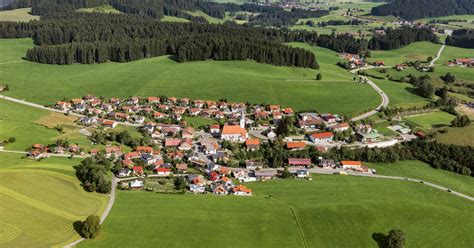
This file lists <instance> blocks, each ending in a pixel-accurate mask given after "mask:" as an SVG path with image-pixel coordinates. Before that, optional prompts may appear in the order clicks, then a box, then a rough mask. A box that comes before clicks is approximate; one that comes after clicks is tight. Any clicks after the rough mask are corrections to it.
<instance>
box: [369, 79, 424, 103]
mask: <svg viewBox="0 0 474 248" xmlns="http://www.w3.org/2000/svg"><path fill="white" fill-rule="evenodd" d="M371 80H372V81H373V82H374V83H376V84H377V85H378V86H379V87H380V88H381V89H382V90H383V91H384V92H385V93H386V94H387V95H388V98H389V100H390V102H389V106H393V107H405V108H409V107H413V106H419V107H420V106H424V105H426V104H427V103H428V102H429V100H428V99H426V98H423V97H421V96H418V95H417V94H416V93H415V87H413V85H411V84H409V83H398V82H392V81H388V80H383V79H375V78H372V79H371Z"/></svg>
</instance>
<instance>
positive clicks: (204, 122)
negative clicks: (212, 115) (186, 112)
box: [184, 116, 218, 128]
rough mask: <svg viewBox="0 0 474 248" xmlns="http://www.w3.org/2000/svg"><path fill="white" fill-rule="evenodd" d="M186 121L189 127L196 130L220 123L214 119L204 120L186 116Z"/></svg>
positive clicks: (198, 117)
mask: <svg viewBox="0 0 474 248" xmlns="http://www.w3.org/2000/svg"><path fill="white" fill-rule="evenodd" d="M184 120H185V121H186V123H187V124H188V126H192V127H194V128H199V127H201V126H209V125H212V124H214V123H218V122H216V121H214V120H212V119H209V118H204V117H200V116H186V117H184Z"/></svg>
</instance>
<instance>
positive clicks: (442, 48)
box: [430, 44, 446, 66]
mask: <svg viewBox="0 0 474 248" xmlns="http://www.w3.org/2000/svg"><path fill="white" fill-rule="evenodd" d="M445 46H446V45H445V44H443V45H442V46H441V48H440V49H439V51H438V53H437V54H436V57H435V58H434V59H433V60H431V61H430V66H434V63H435V62H436V60H438V59H439V57H440V56H441V53H442V52H443V50H444V47H445Z"/></svg>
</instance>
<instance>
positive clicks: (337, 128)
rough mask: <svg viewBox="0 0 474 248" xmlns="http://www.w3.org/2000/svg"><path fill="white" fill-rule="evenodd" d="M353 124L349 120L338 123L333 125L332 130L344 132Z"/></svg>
mask: <svg viewBox="0 0 474 248" xmlns="http://www.w3.org/2000/svg"><path fill="white" fill-rule="evenodd" d="M350 127H351V126H350V125H349V123H347V122H342V123H338V124H336V125H334V126H332V127H331V130H333V131H335V132H344V131H346V130H348V129H349V128H350Z"/></svg>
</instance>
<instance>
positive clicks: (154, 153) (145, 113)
mask: <svg viewBox="0 0 474 248" xmlns="http://www.w3.org/2000/svg"><path fill="white" fill-rule="evenodd" d="M53 107H54V108H55V109H58V110H61V111H64V113H65V114H77V115H79V116H81V118H79V119H78V121H77V123H78V124H79V125H82V126H85V127H89V128H95V129H97V130H101V131H108V130H113V129H114V128H115V127H116V126H117V125H119V124H122V125H132V126H133V128H137V129H138V130H139V131H140V132H141V133H142V134H143V135H145V136H147V137H148V138H149V143H148V144H145V145H138V146H133V147H130V148H131V150H130V148H128V149H125V146H124V145H123V144H122V145H117V144H112V143H108V144H107V145H106V146H105V147H104V149H103V150H99V149H91V150H90V151H88V152H87V151H85V150H84V149H83V148H81V147H80V146H79V145H77V144H69V143H68V142H67V141H62V140H60V141H57V142H56V144H53V145H44V144H34V145H32V147H31V149H30V150H28V151H27V157H30V158H33V159H42V158H46V157H48V156H50V155H56V156H58V155H59V156H82V157H88V156H99V155H101V156H105V157H106V158H107V159H110V160H112V161H113V162H114V163H115V164H118V165H119V168H120V169H119V170H116V171H115V174H116V176H117V177H118V178H119V180H120V182H121V183H122V184H121V187H122V188H124V189H135V190H136V189H150V188H154V189H157V188H159V189H158V190H163V188H166V187H158V186H159V185H158V186H156V185H157V182H156V180H160V178H161V179H163V180H161V184H163V185H166V184H167V183H170V182H171V181H169V180H170V178H176V177H180V178H181V177H183V178H185V179H186V181H187V183H186V185H187V189H188V190H189V192H193V193H206V192H209V193H213V194H235V195H251V192H252V191H251V189H248V188H246V186H245V185H240V184H239V183H247V182H253V181H263V180H268V179H274V178H281V177H296V178H305V179H309V180H310V179H311V173H322V174H343V175H347V174H348V173H349V174H350V173H365V174H373V173H375V170H372V169H370V168H368V167H366V166H364V165H363V164H362V162H360V161H334V160H332V159H328V158H325V157H324V154H325V153H326V152H328V150H330V149H331V148H334V147H341V146H349V147H350V146H354V145H355V146H358V147H361V146H362V147H364V146H368V147H377V146H379V147H386V146H391V145H394V144H396V143H397V142H399V141H402V140H403V139H402V140H397V139H392V138H388V137H385V136H384V135H383V134H382V133H380V132H378V131H377V130H376V129H374V128H373V127H372V126H371V125H370V124H368V123H363V122H357V123H355V122H350V121H348V120H346V118H345V117H343V116H339V115H337V114H331V113H322V114H319V113H316V112H301V113H296V112H295V111H293V109H291V108H281V107H280V106H278V105H251V104H249V103H247V104H244V103H227V102H226V101H205V100H190V99H188V98H181V99H178V98H175V97H147V98H139V97H130V98H126V99H123V100H122V99H118V98H112V99H109V100H105V99H103V98H99V97H95V96H91V95H87V96H84V97H82V98H76V99H71V100H69V101H58V102H57V103H56V104H55V105H54V106H53ZM196 116H198V117H201V118H206V119H208V120H209V121H210V122H209V123H214V124H210V125H208V126H202V127H200V128H199V129H196V128H194V127H192V126H190V125H188V124H187V123H186V121H185V117H196ZM394 128H397V127H394ZM394 130H398V131H399V132H400V134H401V135H403V134H408V133H409V132H410V129H409V128H408V129H407V128H404V127H400V126H399V127H398V129H394ZM411 136H413V137H412V138H416V136H414V135H411ZM279 140H281V141H282V142H284V145H283V147H284V149H285V152H288V154H289V155H288V158H287V159H285V161H280V162H279V163H277V162H275V164H277V165H278V166H275V165H272V166H270V165H269V164H266V163H265V162H264V161H262V159H261V156H260V155H257V154H258V152H262V151H261V150H263V148H262V147H266V148H265V149H267V150H268V149H271V148H269V145H268V144H269V142H279ZM308 150H309V151H310V152H312V151H314V152H316V153H317V156H316V155H314V154H313V156H312V157H311V156H310V155H308V154H307V153H306V154H305V153H301V152H303V151H308ZM242 154H244V155H242ZM242 156H245V158H244V159H243V158H242ZM259 156H260V157H259ZM166 179H168V181H166ZM147 181H149V182H151V184H147ZM152 181H153V182H152ZM147 185H155V186H152V187H147Z"/></svg>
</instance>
